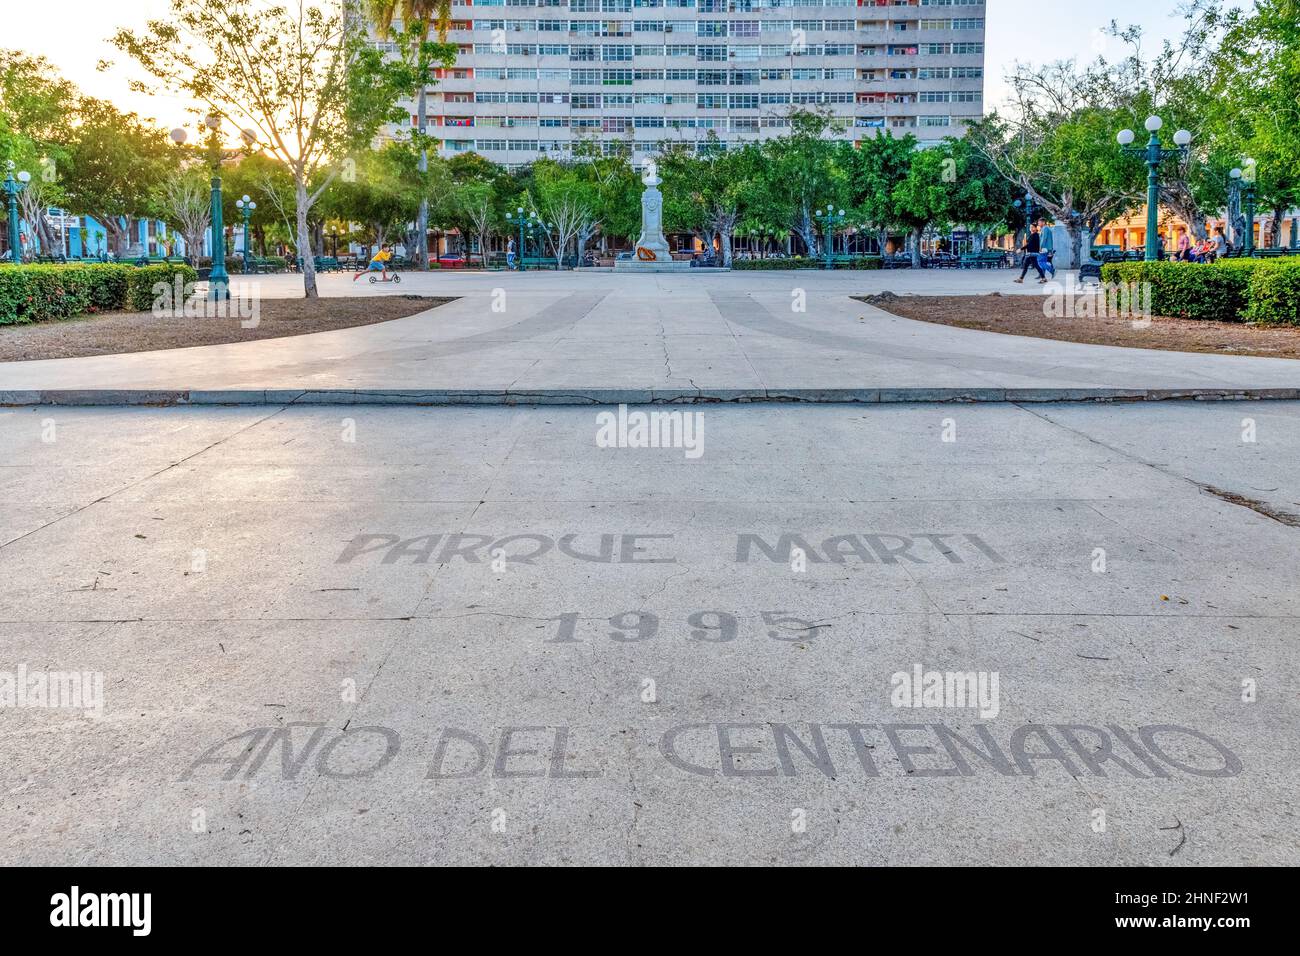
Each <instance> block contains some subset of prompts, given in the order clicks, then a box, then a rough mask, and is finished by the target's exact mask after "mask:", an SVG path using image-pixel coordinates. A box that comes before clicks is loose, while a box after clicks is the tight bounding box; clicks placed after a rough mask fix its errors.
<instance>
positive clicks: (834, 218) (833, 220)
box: [814, 203, 844, 269]
mask: <svg viewBox="0 0 1300 956" xmlns="http://www.w3.org/2000/svg"><path fill="white" fill-rule="evenodd" d="M814 215H815V216H816V217H817V218H818V219H820V220H821V221H822V232H823V234H824V235H825V236H826V266H825V268H827V269H834V268H835V264H834V262H832V257H833V256H834V255H835V227H836V226H837V225H839V224H840V223H842V222H844V210H843V209H839V210H837V209H836V208H835V206H834V204H832V203H827V204H826V208H825V210H822V209H818V210H817V212H816V213H814Z"/></svg>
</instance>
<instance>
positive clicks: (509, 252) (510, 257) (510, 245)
mask: <svg viewBox="0 0 1300 956" xmlns="http://www.w3.org/2000/svg"><path fill="white" fill-rule="evenodd" d="M514 267H515V241H514V240H513V239H511V240H510V241H509V242H507V243H506V268H507V269H513V268H514Z"/></svg>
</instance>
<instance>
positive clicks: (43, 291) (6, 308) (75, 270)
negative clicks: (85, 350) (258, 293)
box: [0, 263, 197, 325]
mask: <svg viewBox="0 0 1300 956" xmlns="http://www.w3.org/2000/svg"><path fill="white" fill-rule="evenodd" d="M178 273H179V274H180V275H181V277H182V278H181V281H182V282H194V281H195V280H196V278H197V275H196V274H195V272H194V270H193V269H191V268H189V266H179V265H158V266H145V267H143V268H139V267H136V266H132V265H126V264H123V263H92V264H86V265H82V264H74V265H25V266H0V325H13V324H16V323H28V322H50V321H57V320H59V319H70V318H73V317H74V316H78V315H94V314H96V313H99V312H113V311H118V310H122V309H130V310H132V311H137V312H144V311H148V310H149V309H150V308H151V307H152V305H153V301H154V293H153V286H154V284H155V283H157V282H168V283H170V282H172V281H173V277H174V276H175V275H176V274H178Z"/></svg>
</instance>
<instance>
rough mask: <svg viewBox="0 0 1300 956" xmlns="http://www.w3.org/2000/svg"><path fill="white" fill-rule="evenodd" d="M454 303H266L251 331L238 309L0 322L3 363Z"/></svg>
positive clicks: (273, 330) (367, 319) (329, 323)
mask: <svg viewBox="0 0 1300 956" xmlns="http://www.w3.org/2000/svg"><path fill="white" fill-rule="evenodd" d="M451 301H452V299H450V298H444V297H437V296H419V295H379V296H368V297H364V298H362V297H356V298H341V299H325V298H322V299H311V300H309V299H262V300H261V302H260V303H259V304H258V308H259V310H260V311H259V314H258V316H257V319H258V322H257V325H256V327H254V328H247V329H246V328H243V327H242V325H241V321H251V320H241V318H240V316H239V314H238V313H237V312H236V313H235V314H234V315H233V316H232V317H229V318H224V317H223V318H193V317H173V316H164V317H161V318H157V317H155V316H153V315H151V314H150V313H148V312H113V313H108V314H105V315H94V316H83V317H81V318H76V319H66V320H64V321H61V322H40V323H34V324H32V325H0V362H23V361H28V360H31V359H51V358H74V357H76V356H81V355H113V354H116V353H121V352H148V351H152V350H154V349H177V348H185V347H187V346H191V345H224V344H225V343H227V342H251V341H253V340H255V339H273V338H281V337H284V336H289V335H306V334H307V333H308V332H329V331H331V330H334V329H349V328H352V327H354V326H358V325H374V324H375V323H377V322H387V321H389V320H390V319H401V318H405V317H406V316H408V315H415V314H416V313H417V312H424V311H426V310H428V309H433V308H437V307H438V306H440V305H445V304H446V303H448V302H451ZM245 314H247V307H246V311H245Z"/></svg>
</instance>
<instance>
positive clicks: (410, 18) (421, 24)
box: [364, 0, 451, 269]
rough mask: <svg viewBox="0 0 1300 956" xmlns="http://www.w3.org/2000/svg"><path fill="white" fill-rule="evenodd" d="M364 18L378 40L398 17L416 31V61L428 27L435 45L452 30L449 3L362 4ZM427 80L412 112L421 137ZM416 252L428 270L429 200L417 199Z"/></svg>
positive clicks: (423, 165) (425, 160)
mask: <svg viewBox="0 0 1300 956" xmlns="http://www.w3.org/2000/svg"><path fill="white" fill-rule="evenodd" d="M364 2H365V16H366V19H368V20H369V21H370V22H371V23H372V24H374V27H375V32H376V33H378V34H379V37H380V39H387V37H388V35H389V33H390V32H391V31H392V28H393V20H394V19H395V18H397V17H399V16H400V18H401V21H402V23H403V24H404V25H405V26H407V27H412V26H414V27H416V30H415V38H414V41H413V42H414V43H415V44H416V57H417V61H418V57H419V46H418V45H419V44H420V43H421V42H422V41H423V40H424V39H425V37H427V36H428V35H429V24H430V23H432V24H433V27H434V29H436V30H437V31H438V41H439V42H440V43H445V42H446V40H447V31H448V30H449V29H451V0H364ZM427 86H428V77H421V78H420V91H419V92H418V93H417V94H416V105H415V112H416V115H417V116H418V117H419V119H418V120H417V122H418V123H419V129H420V135H421V136H423V135H424V131H425V127H426V125H427V123H428V117H427V115H426V113H427V110H426V100H427V97H426V94H425V87H427ZM419 170H420V173H421V175H423V174H424V173H427V172H428V171H429V150H428V147H427V146H426V145H425V143H424V142H423V141H421V143H420V165H419ZM415 234H416V236H417V237H418V238H417V239H416V246H417V248H416V250H415V251H416V252H417V253H418V254H419V266H418V268H420V269H428V268H429V199H428V197H427V196H423V195H422V196H421V197H420V212H419V214H418V215H417V217H416V221H415Z"/></svg>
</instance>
